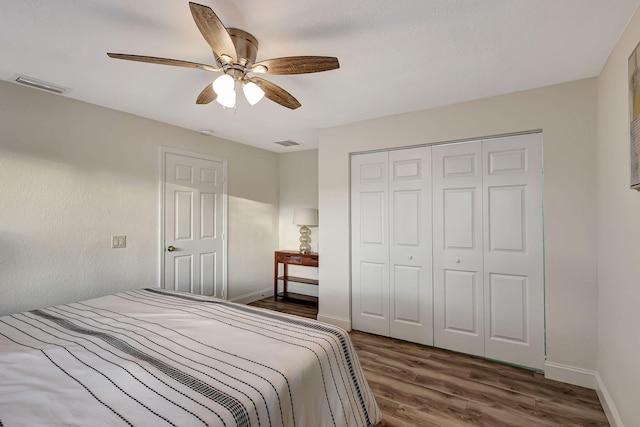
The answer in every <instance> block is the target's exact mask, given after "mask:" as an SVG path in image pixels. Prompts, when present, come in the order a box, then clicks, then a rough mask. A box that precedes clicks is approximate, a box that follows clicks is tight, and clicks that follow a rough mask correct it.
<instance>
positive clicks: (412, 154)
mask: <svg viewBox="0 0 640 427" xmlns="http://www.w3.org/2000/svg"><path fill="white" fill-rule="evenodd" d="M389 222H390V228H389V233H390V236H389V243H390V245H391V247H390V254H389V260H390V278H389V281H390V303H391V306H390V320H391V323H390V335H391V336H392V337H394V338H400V339H403V340H408V341H413V342H418V343H422V344H428V345H433V315H432V292H433V290H432V287H431V147H422V148H414V149H406V150H396V151H391V152H389Z"/></svg>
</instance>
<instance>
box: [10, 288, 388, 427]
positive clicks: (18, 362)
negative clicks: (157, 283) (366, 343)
mask: <svg viewBox="0 0 640 427" xmlns="http://www.w3.org/2000/svg"><path fill="white" fill-rule="evenodd" d="M380 418H381V414H380V410H379V409H378V406H377V405H376V402H375V400H374V398H373V394H372V393H371V390H370V389H369V386H368V384H367V382H366V380H365V378H364V374H363V372H362V369H361V367H360V364H359V362H358V358H357V356H356V353H355V350H354V349H353V346H352V344H351V341H350V339H349V336H348V335H347V334H346V332H344V331H343V330H342V329H340V328H338V327H335V326H332V325H328V324H324V323H320V322H316V321H313V320H309V319H304V318H300V317H296V316H289V315H284V314H280V313H275V312H271V311H268V310H262V309H258V308H253V307H248V306H245V305H241V304H234V303H230V302H228V301H224V300H220V299H216V298H211V297H202V296H196V295H192V294H185V293H178V292H169V291H163V290H159V289H145V290H139V291H131V292H123V293H118V294H114V295H109V296H105V297H101V298H96V299H92V300H87V301H82V302H77V303H73V304H67V305H61V306H56V307H50V308H47V309H42V310H33V311H29V312H24V313H20V314H15V315H11V316H4V317H0V426H4V427H10V426H40V425H47V426H53V425H65V426H117V425H136V426H162V425H173V426H230V427H231V426H265V427H266V426H299V427H309V426H371V425H374V424H376V423H377V422H378V421H379V420H380Z"/></svg>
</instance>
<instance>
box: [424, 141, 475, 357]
mask: <svg viewBox="0 0 640 427" xmlns="http://www.w3.org/2000/svg"><path fill="white" fill-rule="evenodd" d="M432 165H433V289H434V308H433V311H434V320H433V322H434V345H435V346H436V347H441V348H446V349H450V350H455V351H460V352H464V353H470V354H478V355H483V354H484V317H483V305H484V299H483V278H484V275H483V253H482V252H483V247H482V144H481V143H480V142H473V143H461V144H448V145H441V146H436V147H433V162H432Z"/></svg>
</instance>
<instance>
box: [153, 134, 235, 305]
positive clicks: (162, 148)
mask: <svg viewBox="0 0 640 427" xmlns="http://www.w3.org/2000/svg"><path fill="white" fill-rule="evenodd" d="M159 154H160V156H159V161H160V168H159V170H160V176H159V182H160V186H159V187H160V188H159V193H160V194H159V197H160V212H159V215H158V217H159V218H158V219H159V224H158V225H159V229H160V230H159V236H158V237H159V245H158V246H159V250H158V256H159V257H160V264H159V265H160V272H159V273H160V275H159V277H160V283H158V287H159V288H161V289H164V248H165V235H164V234H165V233H164V229H165V227H164V220H165V215H164V209H165V200H164V194H165V189H166V188H165V187H166V184H165V179H164V177H165V172H166V170H165V164H166V162H165V159H166V155H167V154H177V155H179V156H186V157H193V158H195V159H200V160H210V161H214V162H219V163H222V175H223V176H222V191H223V194H222V298H223V299H228V296H229V293H228V290H227V252H228V248H227V246H228V244H227V241H228V239H227V235H228V234H227V231H228V230H227V229H228V221H227V219H228V216H229V215H228V207H229V205H228V194H227V159H224V158H222V157H215V156H211V155H209V154H203V153H196V152H194V151H187V150H183V149H180V148H174V147H165V146H160V153H159Z"/></svg>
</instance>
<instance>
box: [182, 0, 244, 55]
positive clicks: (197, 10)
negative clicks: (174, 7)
mask: <svg viewBox="0 0 640 427" xmlns="http://www.w3.org/2000/svg"><path fill="white" fill-rule="evenodd" d="M189 7H190V8H191V15H193V20H194V21H196V25H197V26H198V29H199V30H200V32H201V33H202V36H203V37H204V39H205V40H206V41H207V43H209V46H211V49H212V50H213V52H214V53H215V54H216V55H218V57H219V58H221V59H223V60H227V62H232V63H233V62H238V57H237V54H236V47H235V45H234V44H233V40H232V39H231V36H230V35H229V32H228V31H227V29H226V28H225V26H224V24H223V23H222V21H220V18H218V16H217V15H216V14H215V13H214V12H213V10H211V8H210V7H208V6H203V5H201V4H197V3H191V2H189Z"/></svg>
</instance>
